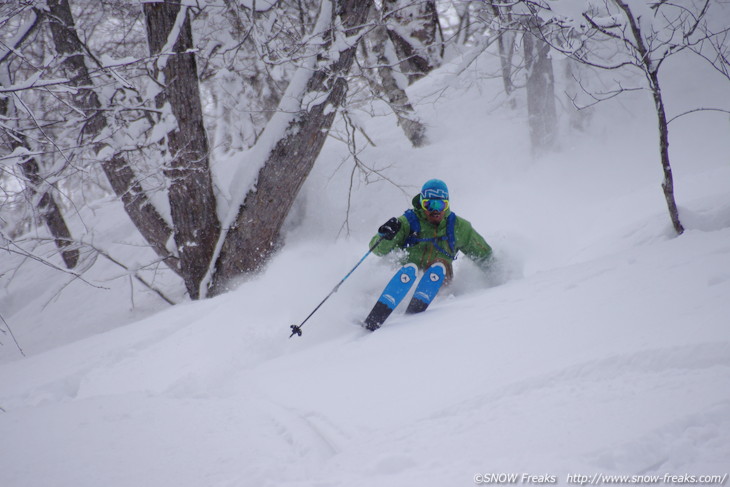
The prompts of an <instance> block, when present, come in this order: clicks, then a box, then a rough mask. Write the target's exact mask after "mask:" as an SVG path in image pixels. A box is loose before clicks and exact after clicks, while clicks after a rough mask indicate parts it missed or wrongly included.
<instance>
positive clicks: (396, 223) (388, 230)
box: [378, 217, 401, 240]
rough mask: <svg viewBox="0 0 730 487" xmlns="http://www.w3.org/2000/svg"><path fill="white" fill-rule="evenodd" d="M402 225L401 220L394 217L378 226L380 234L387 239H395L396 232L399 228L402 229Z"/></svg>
mask: <svg viewBox="0 0 730 487" xmlns="http://www.w3.org/2000/svg"><path fill="white" fill-rule="evenodd" d="M400 225H401V223H400V220H399V219H397V218H396V217H393V218H391V219H390V220H388V221H387V222H385V223H383V224H382V225H381V226H380V228H378V235H380V236H381V237H383V238H384V239H385V240H393V238H395V234H396V233H398V230H400Z"/></svg>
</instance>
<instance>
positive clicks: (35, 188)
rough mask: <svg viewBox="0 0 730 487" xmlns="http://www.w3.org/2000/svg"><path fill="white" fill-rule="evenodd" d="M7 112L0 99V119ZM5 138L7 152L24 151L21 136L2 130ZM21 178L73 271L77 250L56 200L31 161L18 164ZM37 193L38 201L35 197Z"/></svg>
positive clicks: (1, 78)
mask: <svg viewBox="0 0 730 487" xmlns="http://www.w3.org/2000/svg"><path fill="white" fill-rule="evenodd" d="M4 78H5V76H3V74H0V86H2V85H4V84H6V83H7V84H8V85H9V84H10V83H9V82H8V81H9V80H7V79H4ZM9 111H10V103H9V99H8V98H4V99H3V98H0V115H2V116H7V115H8V112H9ZM5 131H6V133H7V134H8V137H7V139H8V145H9V147H10V149H11V150H14V149H17V148H18V147H26V140H25V136H23V135H22V134H20V133H18V132H16V131H14V130H11V129H9V128H8V127H6V128H5ZM18 165H19V166H20V169H21V171H23V175H24V176H25V183H26V188H27V190H28V193H29V196H30V199H31V200H36V198H37V202H38V203H37V205H36V206H37V208H38V213H39V214H40V217H41V218H42V219H43V221H44V222H45V224H46V226H47V227H48V231H49V232H51V235H52V236H53V240H54V243H55V244H56V248H57V249H58V250H59V251H60V252H61V258H62V259H63V263H64V264H65V265H66V268H68V269H73V268H74V267H76V265H77V264H78V262H79V249H77V248H71V249H68V248H67V247H69V246H70V245H71V231H70V230H69V229H68V225H67V224H66V220H65V219H64V218H63V213H61V208H60V207H59V206H58V204H57V203H56V199H55V198H54V196H53V193H52V192H51V191H50V188H48V189H46V187H47V185H45V184H44V181H43V178H42V177H41V171H40V166H39V165H38V161H37V160H36V159H35V158H28V159H25V160H24V161H23V162H21V163H19V164H18ZM39 193H40V197H39V196H38V194H39Z"/></svg>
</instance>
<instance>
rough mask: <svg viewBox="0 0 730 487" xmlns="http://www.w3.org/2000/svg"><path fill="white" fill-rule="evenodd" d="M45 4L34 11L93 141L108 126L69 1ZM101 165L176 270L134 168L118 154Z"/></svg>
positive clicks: (166, 230) (162, 225)
mask: <svg viewBox="0 0 730 487" xmlns="http://www.w3.org/2000/svg"><path fill="white" fill-rule="evenodd" d="M47 4H48V9H49V11H48V13H46V12H43V11H38V12H37V13H38V14H39V15H45V16H46V18H47V19H48V21H49V23H50V28H51V35H52V38H53V43H54V45H55V47H56V51H57V52H58V54H59V55H61V56H65V58H64V59H63V62H62V66H63V68H64V71H65V72H66V76H67V77H68V78H69V84H70V85H71V86H73V87H76V91H75V93H74V95H73V96H72V100H73V103H74V105H75V106H76V108H78V109H79V110H81V111H83V112H84V113H85V114H86V121H85V124H84V127H83V130H82V137H84V138H86V139H89V140H93V139H94V138H95V137H96V136H98V135H99V134H100V133H101V131H102V130H103V129H104V128H105V127H106V126H107V121H106V118H105V117H104V115H103V114H102V112H101V111H100V110H99V109H100V108H101V103H100V102H99V97H98V96H97V94H96V92H95V91H94V85H93V82H92V80H91V76H89V70H88V67H87V66H86V62H85V60H84V55H83V54H82V53H84V52H85V47H84V45H83V44H82V42H81V40H80V39H79V37H78V34H77V33H76V27H75V24H74V19H73V15H72V14H71V8H70V7H69V4H68V0H48V1H47ZM104 147H106V146H105V145H104V144H103V143H97V144H96V150H97V153H98V152H99V151H100V150H102V149H103V148H104ZM101 167H102V170H103V171H104V174H105V175H106V177H107V179H108V180H109V183H110V184H111V187H112V189H113V190H114V192H115V194H116V195H117V196H118V197H119V198H121V199H122V201H123V203H124V209H125V211H126V212H127V214H128V215H129V217H130V219H131V220H132V222H133V223H134V225H135V226H136V227H137V229H138V230H139V231H140V233H141V234H142V236H143V237H144V238H145V239H146V240H147V242H149V243H150V245H151V246H152V248H153V249H154V250H155V252H156V253H157V254H158V255H160V256H161V257H162V258H163V259H165V263H166V264H167V265H168V266H169V267H170V269H172V270H174V271H175V272H178V273H179V272H180V269H179V266H178V263H177V262H178V261H177V258H176V257H174V256H172V255H170V252H169V251H168V250H167V247H166V244H167V241H168V240H169V238H170V236H171V235H172V230H171V229H170V227H169V226H168V224H167V222H165V219H164V218H162V216H161V215H160V214H159V213H158V212H157V210H156V209H155V207H154V206H153V205H152V202H151V201H150V200H149V199H148V198H147V196H146V194H145V192H144V190H143V189H142V186H141V185H140V183H139V181H138V180H137V177H136V176H135V174H134V170H133V169H132V168H131V167H130V166H129V164H128V163H127V161H126V160H125V159H124V158H123V157H121V156H120V155H118V154H117V155H115V156H114V157H112V158H111V159H109V160H106V159H105V160H102V162H101Z"/></svg>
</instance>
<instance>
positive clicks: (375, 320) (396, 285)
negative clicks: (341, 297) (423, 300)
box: [363, 264, 418, 331]
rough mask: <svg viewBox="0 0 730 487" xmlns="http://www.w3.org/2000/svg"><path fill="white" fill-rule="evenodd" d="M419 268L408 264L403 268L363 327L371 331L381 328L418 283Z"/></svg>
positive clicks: (392, 280) (381, 296)
mask: <svg viewBox="0 0 730 487" xmlns="http://www.w3.org/2000/svg"><path fill="white" fill-rule="evenodd" d="M417 272H418V267H416V264H407V265H405V266H403V267H402V268H401V269H400V270H399V271H398V272H396V274H395V275H394V276H393V278H392V279H391V280H390V282H388V284H387V285H386V286H385V289H383V292H382V293H381V295H380V297H379V298H378V301H377V302H376V303H375V306H373V309H372V311H370V314H369V315H368V317H367V318H365V322H364V323H363V326H365V328H367V329H368V330H370V331H375V330H377V329H378V328H380V325H382V324H383V322H384V321H385V320H386V319H387V318H388V316H390V314H391V313H392V312H393V310H394V309H395V308H396V307H398V305H399V304H400V302H401V301H403V298H405V297H406V294H408V291H410V289H411V286H413V283H414V282H415V281H416V273H417Z"/></svg>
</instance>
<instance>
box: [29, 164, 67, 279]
mask: <svg viewBox="0 0 730 487" xmlns="http://www.w3.org/2000/svg"><path fill="white" fill-rule="evenodd" d="M19 165H20V168H21V170H22V171H23V175H24V176H25V178H26V186H27V188H28V191H29V193H30V196H31V198H33V199H35V198H39V199H38V205H37V208H38V212H39V213H40V216H41V218H42V219H43V221H44V222H45V223H46V226H47V227H48V230H49V231H50V232H51V235H53V240H54V242H55V244H56V248H58V250H59V251H61V258H62V259H63V263H64V264H65V265H66V267H67V268H68V269H73V268H74V267H76V264H78V262H79V249H78V248H70V249H69V248H68V247H69V246H71V244H72V239H71V231H70V230H69V229H68V225H66V220H65V219H64V218H63V213H61V209H60V208H59V207H58V204H57V203H56V199H55V198H54V197H53V193H51V192H50V191H48V190H45V191H44V190H43V189H42V188H43V186H44V184H43V179H42V178H41V176H40V167H39V166H38V162H37V161H36V160H35V159H27V160H25V161H23V162H21V163H20V164H19ZM38 195H40V197H39V196H38Z"/></svg>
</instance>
